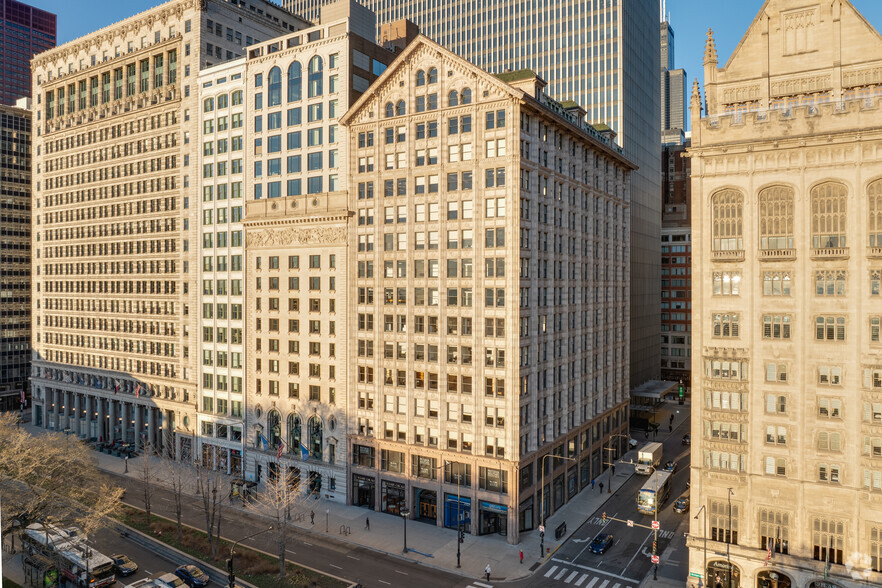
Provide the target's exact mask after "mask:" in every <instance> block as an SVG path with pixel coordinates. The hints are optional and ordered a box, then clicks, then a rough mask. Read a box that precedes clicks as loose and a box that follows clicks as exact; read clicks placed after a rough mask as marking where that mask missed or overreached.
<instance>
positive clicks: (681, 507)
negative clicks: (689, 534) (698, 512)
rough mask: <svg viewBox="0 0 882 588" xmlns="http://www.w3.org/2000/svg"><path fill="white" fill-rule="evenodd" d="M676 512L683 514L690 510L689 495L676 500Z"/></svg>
mask: <svg viewBox="0 0 882 588" xmlns="http://www.w3.org/2000/svg"><path fill="white" fill-rule="evenodd" d="M674 512H676V513H679V514H683V513H684V512H689V497H688V496H681V497H680V498H678V499H677V501H676V502H674Z"/></svg>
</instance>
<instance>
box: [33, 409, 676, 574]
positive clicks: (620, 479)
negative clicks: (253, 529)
mask: <svg viewBox="0 0 882 588" xmlns="http://www.w3.org/2000/svg"><path fill="white" fill-rule="evenodd" d="M678 408H679V409H681V412H680V414H679V415H675V421H674V427H675V428H676V427H677V426H678V425H679V424H681V423H682V421H683V419H684V418H685V413H686V411H683V410H682V409H683V408H684V407H682V406H677V405H676V403H675V404H674V407H673V409H674V410H676V409H678ZM685 408H687V409H688V407H685ZM662 410H663V408H660V410H659V413H658V414H659V415H660V416H659V417H658V418H659V422H664V421H662V416H661V415H662ZM663 416H664V419H668V418H669V417H668V416H667V414H664V415H663ZM22 426H26V427H27V428H28V431H29V432H30V433H32V434H35V435H38V434H40V433H42V432H43V429H39V428H37V427H34V426H32V425H30V424H27V425H22ZM658 436H659V437H662V438H666V437H668V436H669V433H668V431H667V430H665V431H664V432H661V431H660V432H659V435H658ZM659 440H661V439H659ZM638 441H639V442H642V439H640V438H638ZM641 444H642V443H641ZM94 457H95V460H96V462H97V467H98V468H99V469H101V470H104V471H107V472H109V473H113V474H119V475H126V476H129V477H131V478H132V479H133V480H138V479H139V478H140V473H139V470H140V465H141V462H142V460H144V459H149V460H152V461H153V462H154V463H151V466H154V464H155V467H152V471H151V477H154V476H155V475H156V474H158V473H159V471H160V468H159V467H158V466H159V463H160V460H159V458H157V457H153V456H139V457H137V458H132V459H130V460H129V471H128V473H127V474H125V473H124V469H125V460H123V459H122V458H117V457H113V456H111V455H107V454H104V453H100V452H94ZM634 459H636V451H633V450H632V451H630V452H629V453H627V454H625V455H624V456H623V457H622V459H621V460H620V461H619V462H618V463H617V465H616V475H615V476H614V478H613V489H612V490H613V492H615V491H616V490H618V489H619V488H620V487H621V486H622V484H623V483H625V482H626V481H627V480H628V478H630V477H631V476H632V475H633V473H634V466H633V464H632V463H629V462H632V461H633V460H634ZM609 475H610V474H609V472H605V473H604V474H602V476H600V477H599V478H598V482H600V481H603V482H604V485H605V487H604V492H603V493H602V494H601V493H600V490H599V485H598V487H597V489H595V490H591V489H590V488H586V489H585V490H583V491H582V492H580V493H579V494H577V495H576V496H575V497H574V498H573V499H571V500H570V501H569V502H568V503H567V504H566V505H565V506H563V507H561V508H560V509H559V510H558V511H557V512H555V513H554V514H552V515H551V516H549V517H548V518H547V519H546V521H545V528H546V533H545V547H546V550H547V551H546V553H547V554H553V553H554V552H555V551H556V550H557V548H558V547H560V546H561V545H562V544H563V542H565V541H566V540H567V539H568V538H569V537H570V535H572V534H573V533H574V532H575V531H576V530H577V529H578V528H579V527H580V526H581V524H582V523H583V522H584V521H585V520H586V519H588V518H589V517H590V516H591V515H592V514H593V513H594V512H595V511H596V510H597V509H598V508H600V507H601V506H602V505H603V504H604V503H605V502H606V500H607V499H608V498H609V497H611V496H612V494H609V493H607V492H606V485H607V484H608V483H609ZM154 479H155V478H154ZM157 482H159V483H160V484H162V485H165V486H168V484H166V483H165V481H163V480H157ZM184 490H185V493H186V494H189V495H192V496H194V497H195V494H196V492H195V481H193V482H192V484H191V486H190V487H185V489H184ZM224 507H225V509H227V508H229V509H234V510H238V511H240V512H243V513H246V512H247V513H250V514H252V515H254V514H258V515H259V514H260V513H258V512H256V511H255V507H254V506H249V507H248V508H244V507H243V506H242V505H241V504H233V505H230V504H228V503H225V504H224ZM310 510H312V511H314V512H315V524H313V525H311V524H310V522H309V521H310V516H309V512H310ZM300 514H302V515H303V516H302V518H301V517H298V516H297V515H300ZM366 518H370V530H366V529H365V519H366ZM297 519H300V520H297ZM564 521H566V522H567V533H566V535H565V536H564V537H562V538H561V539H560V540H559V541H556V540H555V539H554V529H555V528H557V526H558V525H560V524H561V523H562V522H564ZM291 525H292V526H294V527H295V528H298V529H301V530H303V531H306V532H308V533H314V534H316V535H327V536H328V537H330V538H333V539H335V540H338V541H343V542H347V543H351V544H354V545H359V546H362V547H366V548H369V549H374V550H376V551H380V552H384V553H388V554H390V555H393V556H396V557H401V558H404V559H408V560H411V561H415V562H418V563H421V564H423V565H426V566H431V567H436V568H440V569H443V570H446V571H449V572H453V573H458V574H461V575H462V576H465V577H468V578H478V579H483V578H484V568H485V566H487V565H488V564H489V565H490V568H491V569H492V574H491V580H496V581H500V580H516V579H519V578H524V577H527V576H529V575H531V574H532V570H533V569H535V568H536V567H537V566H536V564H537V563H541V562H542V561H544V558H540V557H539V545H540V539H539V531H538V528H537V529H534V530H532V531H528V532H525V533H522V534H521V542H520V544H519V545H509V544H508V543H507V542H506V539H505V537H504V536H500V535H483V536H475V535H470V534H466V536H465V540H464V542H463V543H462V545H461V546H460V548H461V549H460V551H461V564H462V567H461V568H460V569H457V568H456V550H457V540H456V531H455V530H452V529H446V528H443V527H438V526H435V525H431V524H427V523H422V522H419V521H416V520H411V521H408V523H407V546H408V548H409V550H410V551H409V552H408V553H407V554H406V555H404V554H402V553H401V551H402V547H403V544H402V540H403V539H402V536H403V525H404V523H403V521H402V520H401V517H397V516H393V515H389V514H386V513H381V512H377V511H373V510H368V509H365V508H362V507H357V506H351V505H346V504H340V503H338V502H331V501H327V500H324V499H319V500H310V501H308V502H306V503H304V504H302V505H299V506H298V508H297V509H292V522H291ZM341 527H342V528H343V529H344V530H345V531H347V532H348V533H347V534H342V533H341V532H340V531H341ZM521 550H523V552H524V563H523V565H522V564H521V563H520V551H521ZM546 557H549V555H546Z"/></svg>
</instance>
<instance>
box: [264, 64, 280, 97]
mask: <svg viewBox="0 0 882 588" xmlns="http://www.w3.org/2000/svg"><path fill="white" fill-rule="evenodd" d="M267 81H268V83H269V95H268V97H267V106H278V105H279V104H281V103H282V70H281V69H279V68H278V67H274V68H272V69H271V70H270V71H269V75H268V76H267Z"/></svg>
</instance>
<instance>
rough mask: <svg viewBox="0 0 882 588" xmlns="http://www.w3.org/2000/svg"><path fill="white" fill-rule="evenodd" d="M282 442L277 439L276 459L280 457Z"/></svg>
mask: <svg viewBox="0 0 882 588" xmlns="http://www.w3.org/2000/svg"><path fill="white" fill-rule="evenodd" d="M284 445H285V444H284V443H282V440H281V439H279V447H278V449H276V459H282V447H284Z"/></svg>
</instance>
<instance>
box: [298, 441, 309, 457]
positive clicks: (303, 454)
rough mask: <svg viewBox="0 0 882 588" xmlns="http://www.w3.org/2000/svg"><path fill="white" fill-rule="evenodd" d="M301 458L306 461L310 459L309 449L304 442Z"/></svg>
mask: <svg viewBox="0 0 882 588" xmlns="http://www.w3.org/2000/svg"><path fill="white" fill-rule="evenodd" d="M300 459H302V460H304V461H306V460H307V459H309V449H307V448H306V445H304V444H303V443H301V444H300Z"/></svg>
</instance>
